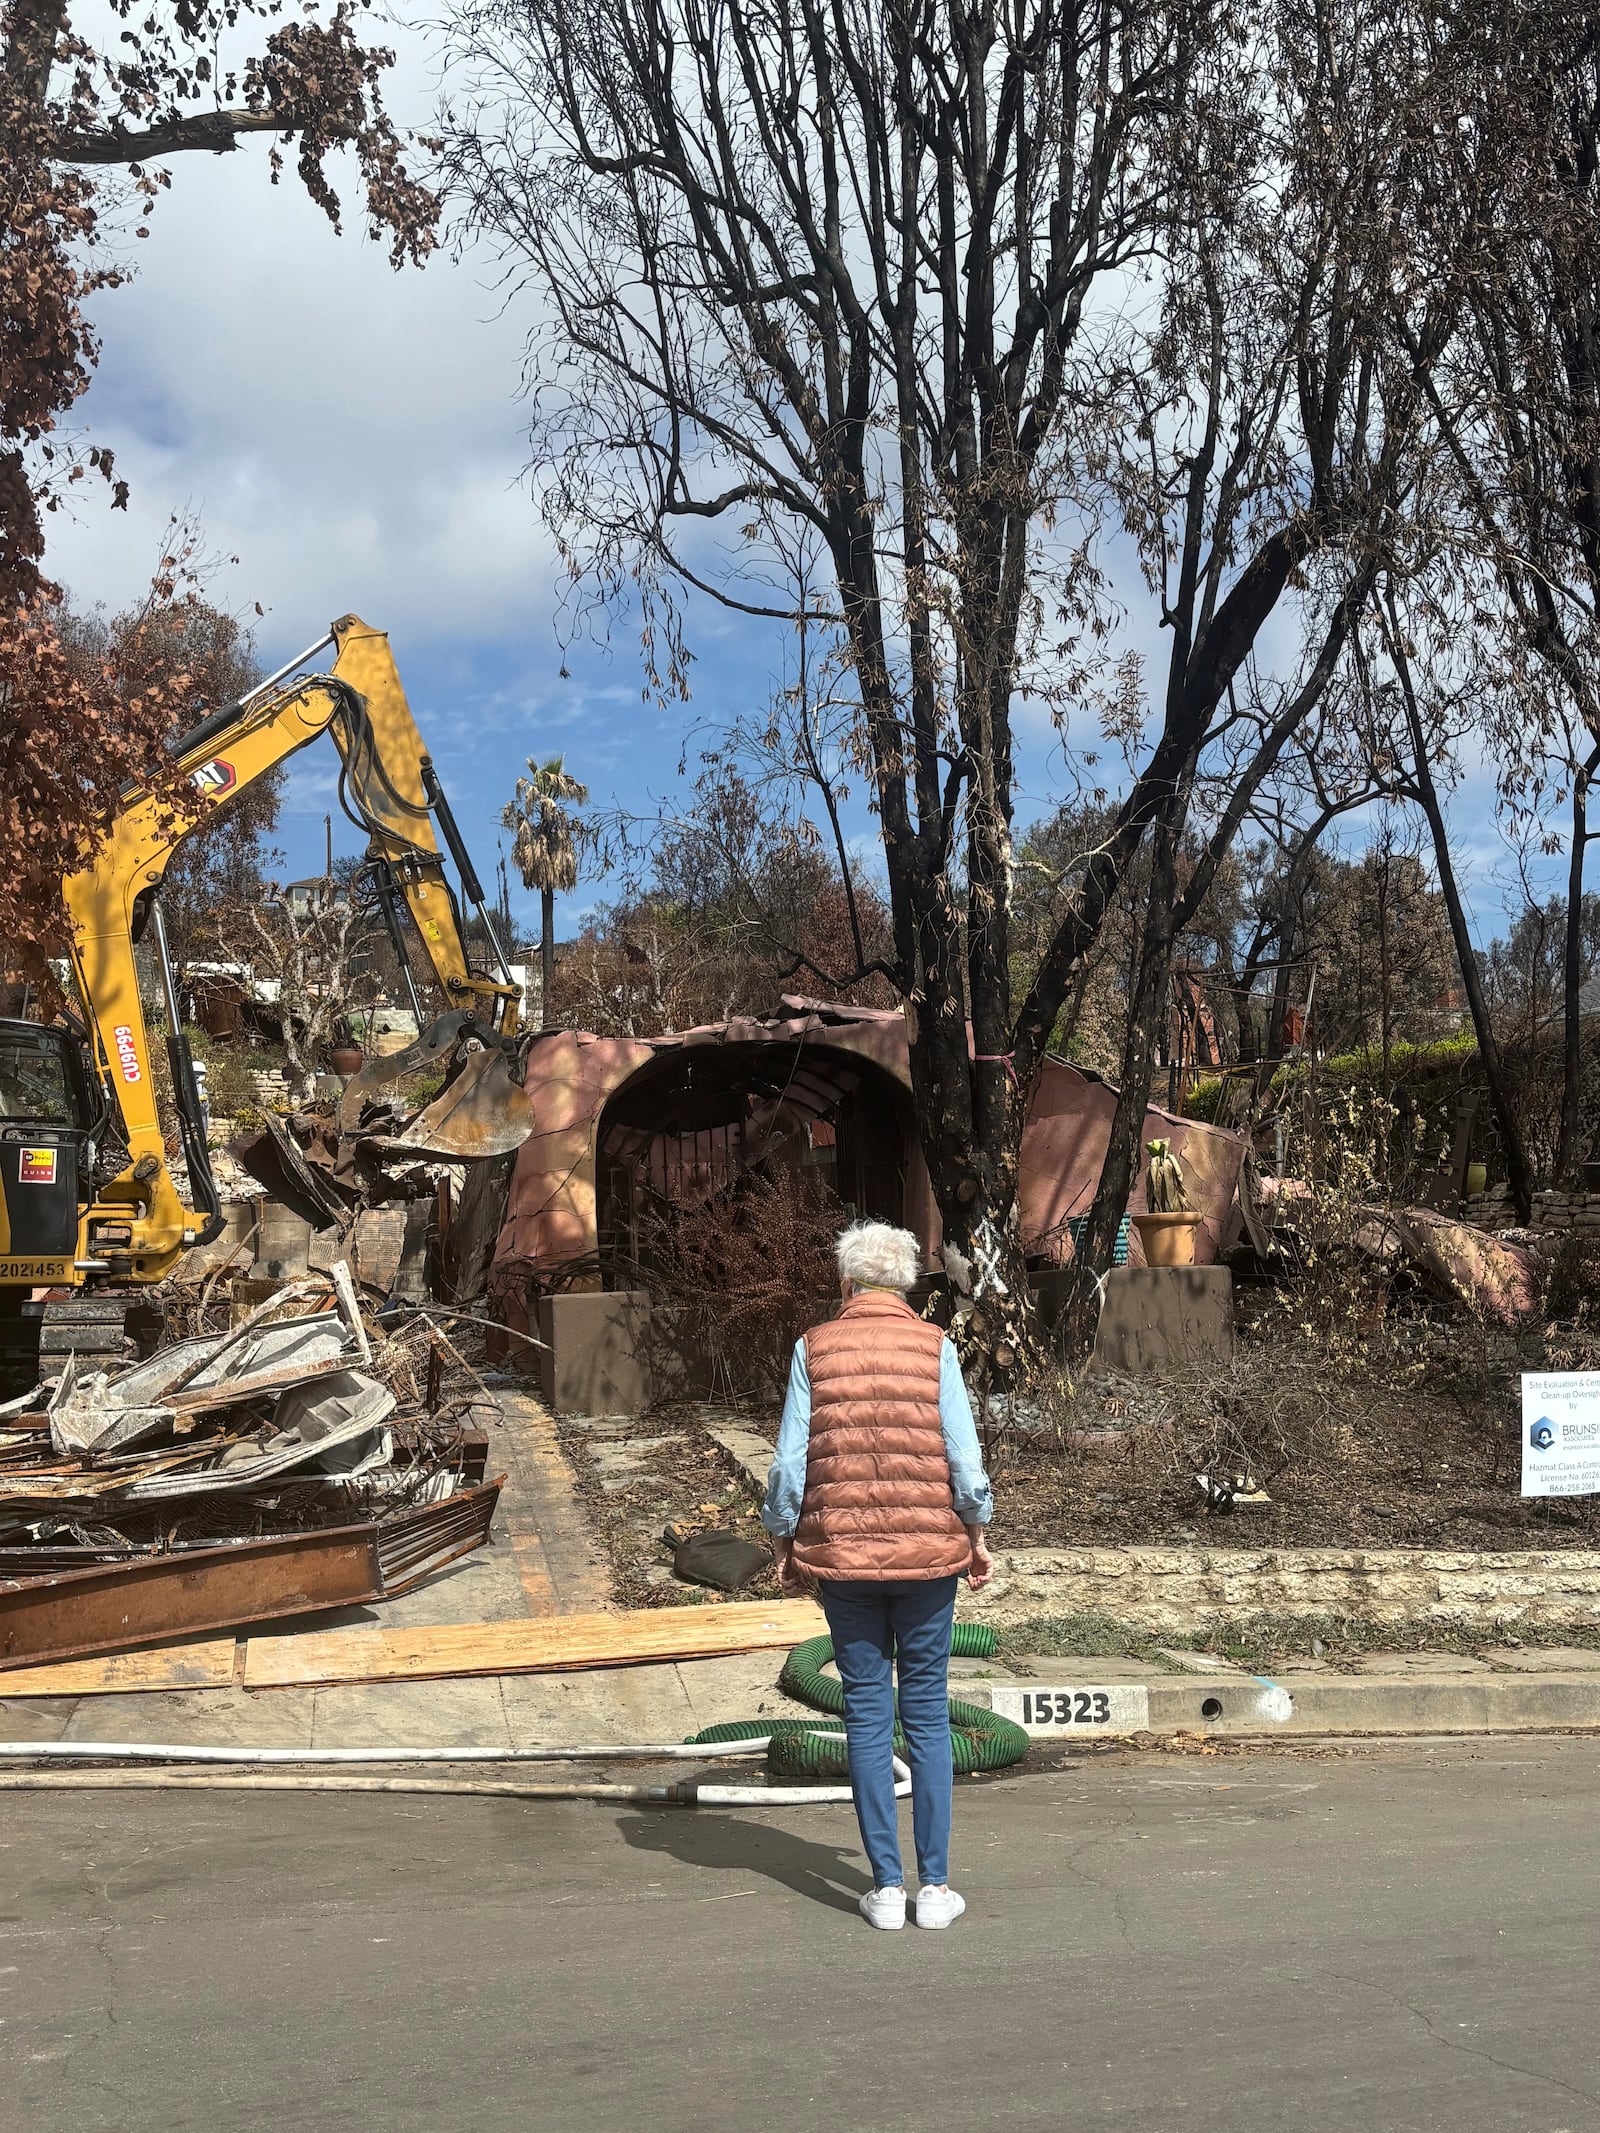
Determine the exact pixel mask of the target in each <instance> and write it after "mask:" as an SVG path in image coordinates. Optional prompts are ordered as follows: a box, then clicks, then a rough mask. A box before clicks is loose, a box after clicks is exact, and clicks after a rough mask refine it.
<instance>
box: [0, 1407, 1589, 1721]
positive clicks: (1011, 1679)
mask: <svg viewBox="0 0 1600 2133" xmlns="http://www.w3.org/2000/svg"><path fill="white" fill-rule="evenodd" d="M497 1397H498V1398H499V1402H500V1408H501V1417H500V1426H499V1427H498V1428H497V1429H496V1430H495V1431H494V1433H493V1435H492V1439H491V1446H490V1452H491V1465H490V1471H491V1472H499V1471H504V1473H505V1474H506V1486H505V1490H504V1492H503V1494H502V1497H501V1503H500V1511H499V1515H498V1516H497V1518H496V1522H495V1541H494V1544H493V1545H491V1546H490V1547H488V1548H484V1549H479V1550H477V1551H476V1552H475V1553H474V1554H472V1555H470V1556H467V1557H465V1558H463V1560H462V1561H461V1562H460V1563H458V1564H456V1565H455V1566H453V1567H452V1568H451V1569H450V1570H448V1571H447V1572H445V1573H444V1574H443V1575H441V1576H439V1577H437V1578H434V1579H432V1580H430V1581H429V1583H427V1584H426V1585H424V1586H422V1587H421V1588H419V1589H418V1590H417V1591H416V1592H413V1593H409V1594H407V1595H405V1596H404V1597H403V1598H401V1599H398V1600H395V1601H392V1602H389V1603H387V1604H386V1605H385V1606H384V1607H382V1608H381V1609H377V1608H369V1607H358V1608H349V1609H345V1610H342V1611H340V1612H338V1613H332V1614H324V1615H318V1616H311V1617H305V1618H302V1619H301V1620H299V1621H297V1622H296V1623H294V1624H293V1626H292V1627H286V1628H281V1629H275V1628H273V1627H271V1626H267V1627H265V1628H263V1629H258V1630H257V1631H255V1632H253V1635H255V1636H257V1637H259V1636H261V1635H282V1636H294V1635H297V1634H299V1633H301V1632H303V1631H306V1630H325V1629H339V1628H354V1627H359V1626H367V1625H370V1624H374V1623H381V1624H382V1625H384V1626H386V1627H393V1628H403V1627H407V1626H422V1625H434V1624H442V1623H458V1622H497V1621H512V1620H529V1619H534V1620H537V1619H539V1618H540V1617H543V1616H550V1617H555V1616H559V1615H566V1614H573V1613H585V1612H591V1611H594V1610H599V1609H603V1608H604V1607H606V1605H607V1604H608V1601H609V1596H610V1581H609V1577H608V1574H607V1571H606V1567H605V1565H604V1563H603V1562H602V1561H601V1559H600V1556H599V1554H598V1552H597V1551H596V1549H595V1547H594V1544H593V1542H592V1540H591V1537H590V1533H589V1528H588V1524H587V1521H586V1519H585V1516H584V1512H583V1508H582V1504H581V1500H580V1498H579V1496H578V1494H577V1490H576V1487H575V1485H574V1481H573V1476H572V1473H571V1470H570V1468H569V1467H568V1465H567V1462H566V1460H565V1458H564V1456H563V1454H562V1451H561V1447H560V1444H559V1441H558V1439H557V1436H556V1432H555V1428H554V1425H553V1424H552V1423H551V1421H550V1418H549V1416H548V1415H547V1414H546V1413H545V1411H544V1409H543V1408H542V1407H541V1406H540V1405H539V1403H538V1402H537V1401H535V1400H533V1399H531V1398H529V1397H528V1396H526V1395H525V1394H522V1393H518V1392H514V1391H506V1392H502V1393H500V1394H498V1395H497ZM968 1611H969V1610H968V1607H967V1606H966V1605H965V1604H964V1605H963V1609H962V1612H963V1613H964V1614H965V1613H967V1612H968ZM972 1612H978V1610H972ZM784 1656H785V1655H784V1653H783V1652H782V1651H777V1650H774V1651H762V1652H752V1653H746V1654H741V1655H739V1656H736V1657H729V1658H719V1659H696V1660H689V1661H681V1662H678V1663H676V1664H672V1665H642V1666H623V1667H604V1668H594V1669H590V1670H586V1671H582V1672H574V1673H566V1674H545V1675H537V1674H517V1675H499V1676H482V1677H477V1678H473V1679H462V1680H440V1681H415V1682H382V1683H368V1684H359V1685H349V1686H340V1687H331V1688H329V1687H319V1688H287V1689H259V1690H246V1689H244V1688H240V1687H235V1688H226V1689H203V1690H189V1691H183V1692H160V1693H157V1692H140V1693H129V1694H121V1695H116V1694H113V1695H96V1696H80V1697H60V1698H45V1697H22V1696H17V1695H14V1694H13V1695H11V1696H9V1697H8V1696H6V1695H5V1694H4V1693H3V1684H4V1679H5V1677H4V1676H0V1738H3V1739H7V1740H13V1741H25V1740H61V1741H72V1740H84V1741H88V1740H96V1741H107V1740H123V1741H135V1740H144V1741H178V1742H193V1743H196V1744H200V1743H215V1744H218V1745H223V1744H238V1745H241V1746H260V1747H285V1748H287V1747H304V1748H313V1747H315V1748H323V1747H364V1746H379V1745H393V1746H397V1747H398V1746H406V1745H416V1746H446V1745H465V1746H473V1747H505V1748H520V1747H530V1746H537V1745H540V1744H549V1745H552V1746H560V1745H566V1744H577V1743H583V1742H590V1741H593V1742H618V1743H621V1742H638V1743H660V1742H667V1741H680V1740H682V1739H684V1738H685V1737H686V1736H687V1735H690V1734H693V1733H696V1732H699V1731H700V1730H701V1729H702V1728H704V1727H706V1726H711V1725H717V1724H721V1723H723V1722H725V1721H727V1720H730V1719H742V1718H777V1717H804V1716H807V1715H808V1713H807V1712H806V1710H805V1708H804V1707H803V1706H801V1705H799V1704H796V1703H794V1702H792V1701H791V1700H790V1699H789V1698H788V1697H787V1696H784V1695H783V1694H782V1693H781V1692H780V1691H779V1689H778V1687H777V1681H778V1675H779V1672H780V1670H781V1668H782V1665H783V1661H784ZM1179 1669H1184V1670H1182V1671H1180V1670H1179ZM951 1673H952V1682H951V1687H952V1691H953V1693H954V1694H955V1695H957V1696H959V1697H964V1698H966V1699H967V1700H968V1701H969V1702H972V1703H977V1704H981V1705H989V1706H996V1705H998V1707H999V1708H1001V1709H1003V1710H1005V1711H1006V1713H1007V1715H1009V1716H1011V1717H1013V1718H1016V1719H1018V1720H1019V1721H1020V1722H1022V1723H1024V1724H1025V1725H1027V1726H1028V1729H1029V1730H1030V1731H1031V1732H1033V1733H1034V1734H1035V1735H1036V1737H1038V1738H1040V1739H1046V1738H1048V1739H1052V1740H1060V1741H1065V1742H1070V1741H1071V1740H1074V1739H1077V1740H1086V1739H1090V1738H1094V1737H1099V1738H1102V1739H1104V1738H1107V1737H1115V1736H1117V1735H1128V1734H1134V1733H1142V1732H1150V1733H1154V1734H1172V1733H1178V1732H1184V1733H1214V1734H1218V1735H1225V1736H1234V1737H1240V1738H1243V1737H1251V1736H1271V1735H1277V1734H1284V1735H1301V1736H1305V1735H1314V1734H1340V1733H1350V1734H1359V1733H1376V1734H1386V1735H1393V1734H1462V1733H1490V1732H1526V1731H1549V1730H1552V1729H1557V1730H1559V1729H1562V1728H1566V1727H1594V1728H1596V1729H1600V1651H1589V1650H1584V1649H1582V1648H1567V1649H1563V1648H1559V1647H1537V1646H1534V1647H1529V1648H1527V1649H1524V1650H1521V1651H1509V1650H1504V1649H1497V1650H1496V1651H1495V1653H1494V1655H1493V1657H1492V1658H1471V1657H1457V1656H1454V1655H1452V1654H1447V1653H1437V1652H1434V1653H1430V1652H1417V1653H1400V1654H1389V1653H1378V1654H1372V1655H1369V1656H1367V1657H1365V1658H1363V1659H1362V1660H1360V1661H1359V1662H1358V1663H1357V1665H1356V1668H1355V1670H1354V1671H1353V1672H1349V1673H1343V1672H1338V1671H1335V1669H1334V1668H1333V1667H1331V1666H1330V1665H1329V1664H1328V1663H1327V1662H1326V1661H1325V1660H1318V1659H1302V1660H1295V1661H1293V1662H1284V1663H1283V1664H1281V1665H1280V1666H1279V1667H1278V1669H1277V1671H1276V1673H1275V1674H1274V1675H1273V1676H1272V1677H1270V1678H1268V1677H1266V1676H1258V1675H1254V1674H1251V1673H1248V1672H1246V1671H1245V1670H1243V1669H1241V1668H1237V1667H1231V1666H1229V1665H1227V1664H1226V1663H1225V1662H1222V1661H1219V1660H1216V1659H1212V1658H1210V1657H1208V1656H1207V1655H1205V1654H1197V1653H1183V1652H1179V1651H1176V1650H1175V1651H1173V1652H1172V1653H1171V1655H1170V1657H1169V1659H1168V1661H1167V1664H1166V1665H1164V1666H1163V1665H1156V1664H1153V1663H1151V1662H1150V1661H1149V1660H1145V1659H1134V1658H1098V1659H1083V1658H1050V1657H1046V1656H1038V1657H1032V1658H1024V1659H1022V1660H1019V1661H1018V1662H1017V1663H1016V1665H1015V1667H1014V1669H1008V1668H1006V1667H1004V1666H1002V1665H1001V1664H1000V1663H999V1662H997V1661H993V1660H988V1661H986V1660H976V1659H973V1660H957V1661H954V1662H953V1663H952V1668H951ZM1046 1690H1049V1691H1050V1692H1051V1703H1050V1707H1049V1717H1048V1720H1047V1721H1045V1722H1042V1723H1041V1722H1040V1720H1039V1718H1038V1702H1039V1698H1040V1697H1041V1696H1042V1695H1043V1693H1044V1692H1045V1691H1046ZM1097 1691H1100V1692H1106V1698H1107V1711H1106V1715H1105V1717H1103V1718H1100V1717H1099V1716H1098V1715H1097V1705H1096V1703H1095V1696H1094V1692H1097ZM1024 1698H1027V1699H1028V1702H1027V1704H1026V1705H1025V1704H1024V1702H1023V1699H1024ZM1062 1711H1065V1713H1066V1714H1067V1720H1066V1723H1064V1724H1063V1723H1058V1722H1057V1715H1058V1713H1060V1712H1062Z"/></svg>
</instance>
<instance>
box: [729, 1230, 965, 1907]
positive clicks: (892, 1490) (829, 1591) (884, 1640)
mask: <svg viewBox="0 0 1600 2133" xmlns="http://www.w3.org/2000/svg"><path fill="white" fill-rule="evenodd" d="M837 1256H838V1261H839V1287H840V1293H841V1295H842V1296H843V1298H844V1306H843V1308H842V1310H841V1311H840V1312H839V1315H838V1317H837V1318H834V1319H831V1320H830V1321H829V1322H828V1323H827V1324H826V1325H822V1326H813V1327H812V1329H811V1331H810V1332H809V1333H808V1334H806V1335H805V1336H804V1338H803V1339H802V1340H799V1341H797V1342H796V1343H795V1351H794V1362H793V1365H792V1366H791V1369H790V1373H789V1393H788V1398H787V1399H786V1401H785V1403H784V1409H783V1421H782V1423H781V1425H780V1427H779V1430H778V1446H777V1456H776V1458H775V1459H774V1460H773V1463H772V1472H771V1474H770V1476H769V1478H768V1481H767V1497H766V1503H765V1505H764V1507H763V1509H762V1513H761V1518H762V1523H763V1525H765V1527H766V1529H767V1531H768V1532H769V1533H771V1534H773V1535H774V1536H775V1537H776V1540H777V1544H778V1545H777V1557H778V1578H779V1582H780V1583H781V1585H782V1586H783V1589H784V1591H785V1592H789V1593H795V1592H799V1591H802V1590H803V1589H804V1587H805V1586H806V1584H808V1583H809V1582H812V1581H814V1582H815V1583H816V1586H817V1589H818V1592H819V1593H820V1595H821V1599H822V1607H823V1612H824V1613H825V1614H826V1616H827V1618H828V1628H829V1630H830V1631H831V1633H832V1636H833V1653H834V1658H835V1660H836V1662H837V1664H838V1668H839V1679H840V1681H841V1682H842V1683H843V1685H844V1723H845V1734H846V1739H847V1744H848V1748H849V1756H850V1785H851V1790H852V1791H853V1792H854V1794H855V1805H856V1819H857V1821H858V1822H859V1824H860V1826H861V1842H862V1844H863V1845H864V1847H865V1848H866V1853H867V1858H868V1860H869V1861H870V1862H871V1866H872V1878H873V1883H874V1886H873V1887H872V1889H871V1890H869V1891H868V1893H867V1894H866V1895H864V1896H863V1897H862V1899H861V1912H862V1916H863V1917H864V1918H865V1919H866V1920H867V1922H868V1924H869V1925H874V1926H881V1927H883V1928H885V1929H887V1930H889V1931H891V1932H892V1931H894V1930H895V1929H896V1928H898V1927H900V1926H903V1925H904V1924H905V1922H906V1890H905V1882H904V1879H903V1877H902V1873H901V1867H900V1841H899V1832H898V1827H897V1820H898V1818H897V1811H896V1803H895V1797H894V1763H893V1753H892V1744H893V1737H894V1716H895V1698H894V1683H893V1678H892V1675H893V1670H894V1669H895V1668H896V1667H897V1668H898V1671H899V1677H900V1724H901V1728H902V1730H903V1731H904V1734H905V1739H906V1750H907V1755H908V1759H909V1761H910V1764H911V1812H912V1827H913V1830H914V1832H915V1836H916V1846H917V1875H918V1881H919V1883H920V1886H919V1889H918V1894H917V1913H916V1916H917V1924H918V1925H919V1926H948V1925H949V1924H950V1923H951V1921H952V1920H953V1919H956V1918H959V1917H960V1915H961V1913H962V1912H963V1911H964V1910H965V1909H966V1905H965V1904H964V1903H963V1901H962V1899H961V1898H960V1897H959V1896H958V1895H957V1894H956V1892H955V1890H954V1889H952V1888H951V1887H950V1885H949V1881H948V1878H947V1875H948V1853H949V1847H950V1805H951V1790H952V1782H951V1780H952V1772H951V1759H950V1706H949V1687H948V1679H947V1677H948V1673H949V1661H950V1623H951V1617H952V1615H953V1613H954V1610H955V1600H956V1586H957V1584H958V1582H959V1580H960V1578H961V1576H962V1575H963V1573H964V1574H965V1575H966V1579H967V1582H968V1584H969V1585H970V1586H971V1587H972V1589H973V1590H974V1591H976V1590H977V1589H978V1587H979V1586H980V1585H985V1584H987V1583H988V1581H989V1578H990V1577H991V1575H992V1574H993V1570H994V1565H993V1563H992V1561H991V1560H990V1556H989V1551H988V1549H987V1547H986V1546H985V1545H984V1538H983V1529H984V1527H985V1526H986V1525H987V1524H988V1522H989V1520H990V1518H991V1517H992V1516H993V1515H994V1499H993V1495H992V1493H991V1491H990V1488H989V1481H988V1477H987V1476H986V1475H985V1473H984V1471H983V1457H982V1454H981V1452H980V1450H979V1447H978V1433H977V1430H976V1428H975V1427H974V1425H973V1420H972V1403H971V1402H970V1400H969V1399H968V1398H967V1388H966V1385H965V1383H964V1382H963V1380H962V1376H961V1366H960V1363H959V1361H958V1360H957V1357H956V1352H955V1349H954V1348H953V1347H952V1346H951V1344H950V1342H949V1341H948V1340H947V1339H946V1338H945V1336H944V1334H943V1333H942V1332H941V1331H940V1330H939V1328H938V1327H937V1326H932V1325H929V1324H927V1322H926V1321H925V1320H923V1319H921V1318H919V1317H918V1316H917V1314H916V1312H915V1311H913V1310H912V1308H911V1306H910V1305H909V1304H908V1303H907V1302H906V1296H905V1292H906V1290H907V1289H909V1288H910V1286H911V1284H912V1283H913V1282H914V1281H915V1280H916V1278H917V1273H918V1255H917V1240H916V1238H915V1237H913V1236H912V1235H911V1233H910V1231H909V1230H903V1229H893V1228H891V1227H890V1225H889V1224H888V1223H886V1222H857V1223H854V1224H853V1225H852V1226H851V1227H850V1228H849V1229H847V1230H846V1231H845V1232H844V1234H843V1235H842V1236H841V1237H840V1239H839V1242H838V1247H837Z"/></svg>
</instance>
